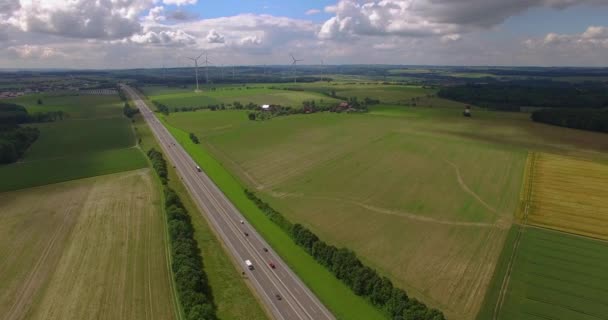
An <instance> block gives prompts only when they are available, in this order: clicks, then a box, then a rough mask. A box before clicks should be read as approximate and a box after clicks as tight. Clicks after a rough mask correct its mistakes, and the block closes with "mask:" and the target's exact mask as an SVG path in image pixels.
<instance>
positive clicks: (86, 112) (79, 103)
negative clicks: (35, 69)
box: [5, 93, 122, 119]
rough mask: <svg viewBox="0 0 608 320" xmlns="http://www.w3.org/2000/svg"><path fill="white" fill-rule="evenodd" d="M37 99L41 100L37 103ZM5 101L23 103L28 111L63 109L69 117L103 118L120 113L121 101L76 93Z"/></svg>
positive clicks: (108, 97) (29, 96)
mask: <svg viewBox="0 0 608 320" xmlns="http://www.w3.org/2000/svg"><path fill="white" fill-rule="evenodd" d="M38 99H41V100H42V103H43V104H41V105H39V104H38V103H37V102H38ZM5 101H6V102H11V103H16V104H20V105H23V106H24V107H25V108H26V109H27V110H28V112H30V113H35V112H46V111H60V110H61V111H63V112H66V113H67V114H68V117H69V118H76V119H82V118H89V119H90V118H104V117H116V116H120V115H122V109H121V108H122V102H121V101H120V100H119V99H118V96H97V95H76V94H73V93H72V94H67V93H63V94H50V93H47V94H31V95H25V96H22V97H19V98H14V99H7V100H5Z"/></svg>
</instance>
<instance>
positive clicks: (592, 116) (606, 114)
mask: <svg viewBox="0 0 608 320" xmlns="http://www.w3.org/2000/svg"><path fill="white" fill-rule="evenodd" d="M531 118H532V120H533V121H536V122H542V123H548V124H552V125H556V126H562V127H568V128H575V129H582V130H591V131H600V132H608V109H564V108H559V109H558V108H552V109H541V110H537V111H534V112H532V115H531Z"/></svg>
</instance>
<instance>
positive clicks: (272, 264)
mask: <svg viewBox="0 0 608 320" xmlns="http://www.w3.org/2000/svg"><path fill="white" fill-rule="evenodd" d="M268 265H269V266H270V267H271V268H273V269H275V268H276V266H275V265H274V263H272V262H268Z"/></svg>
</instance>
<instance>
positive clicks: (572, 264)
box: [480, 227, 608, 320]
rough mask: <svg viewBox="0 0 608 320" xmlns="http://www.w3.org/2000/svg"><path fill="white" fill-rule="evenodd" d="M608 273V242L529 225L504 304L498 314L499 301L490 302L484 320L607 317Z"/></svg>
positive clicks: (519, 249)
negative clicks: (607, 275)
mask: <svg viewBox="0 0 608 320" xmlns="http://www.w3.org/2000/svg"><path fill="white" fill-rule="evenodd" d="M606 270H608V244H607V243H606V242H603V241H598V240H592V239H589V238H584V237H579V236H574V235H568V234H565V233H561V232H555V231H549V230H543V229H538V228H533V227H528V228H526V229H525V230H524V233H523V236H522V239H521V242H520V245H519V247H518V251H517V255H516V258H515V261H514V263H513V267H512V271H511V274H510V279H509V286H508V288H507V291H506V295H505V298H504V302H502V304H499V308H498V311H495V310H496V302H495V300H491V301H488V302H487V303H488V304H489V306H487V309H488V313H486V316H488V317H486V318H483V319H491V318H489V316H490V315H492V318H493V317H494V315H496V318H495V319H501V320H507V319H513V320H528V319H530V320H536V319H556V320H557V319H580V320H584V319H608V291H607V289H606V288H608V278H606ZM503 277H504V274H498V275H497V278H498V279H500V280H502V278H503ZM480 319H482V318H480Z"/></svg>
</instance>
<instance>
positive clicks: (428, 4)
mask: <svg viewBox="0 0 608 320" xmlns="http://www.w3.org/2000/svg"><path fill="white" fill-rule="evenodd" d="M583 3H586V4H597V5H607V4H608V1H606V0H588V1H583V0H512V1H504V0H459V1H454V0H374V1H369V2H364V3H363V2H361V1H357V0H340V1H339V2H338V3H337V4H336V5H332V6H328V7H326V8H325V12H328V13H332V14H334V16H333V17H331V18H330V19H328V20H327V21H325V23H324V24H323V25H322V27H321V29H320V32H319V34H318V35H319V38H321V39H340V38H352V37H357V36H384V35H398V36H404V37H432V36H437V37H440V38H442V37H443V38H442V39H441V40H442V41H446V39H447V40H452V39H453V38H456V37H457V35H459V34H462V33H468V32H472V31H475V30H482V29H487V28H490V27H493V26H496V25H498V24H500V23H502V22H504V21H505V20H506V19H507V18H509V17H511V16H514V15H517V14H520V13H522V12H524V11H526V10H528V9H530V8H534V7H550V8H556V9H563V8H566V7H570V6H573V5H577V4H583ZM446 36H448V37H447V38H446Z"/></svg>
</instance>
